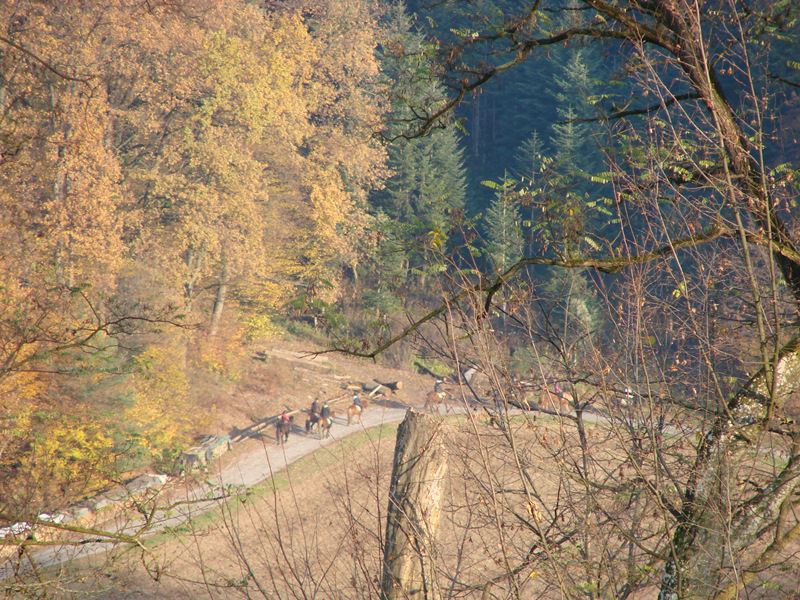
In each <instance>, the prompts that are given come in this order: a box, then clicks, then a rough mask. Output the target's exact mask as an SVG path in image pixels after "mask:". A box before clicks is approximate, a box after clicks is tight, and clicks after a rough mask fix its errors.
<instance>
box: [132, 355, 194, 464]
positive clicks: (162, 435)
mask: <svg viewBox="0 0 800 600" xmlns="http://www.w3.org/2000/svg"><path fill="white" fill-rule="evenodd" d="M184 353H185V348H181V347H178V346H175V345H173V346H172V347H154V348H149V349H147V350H145V351H144V352H142V353H141V354H139V355H138V356H137V357H136V359H135V361H134V368H135V370H134V374H133V376H132V377H131V380H130V388H131V392H130V398H131V401H130V406H129V407H128V408H126V409H125V411H124V413H123V415H122V416H123V422H124V423H125V426H126V428H127V430H128V431H129V432H132V433H135V439H136V441H137V442H138V445H139V446H141V447H142V448H143V449H144V450H145V451H146V452H147V453H149V454H150V455H151V456H153V457H154V458H161V457H163V456H165V452H169V451H170V450H173V451H174V450H175V449H176V448H180V447H185V446H186V445H187V444H188V443H189V441H190V440H191V436H190V433H191V432H192V431H193V429H194V427H195V425H196V423H195V420H194V418H193V415H192V413H191V410H190V408H191V405H190V403H189V382H188V381H187V377H186V371H185V369H184V364H185V359H184Z"/></svg>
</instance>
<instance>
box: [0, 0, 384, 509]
mask: <svg viewBox="0 0 800 600" xmlns="http://www.w3.org/2000/svg"><path fill="white" fill-rule="evenodd" d="M374 8H375V7H374V6H373V5H372V3H371V2H369V1H368V0H347V1H346V2H338V1H334V0H320V1H319V2H316V3H315V6H314V8H313V10H312V11H310V12H302V13H301V12H300V11H299V10H276V11H270V10H264V9H262V8H260V7H259V5H258V3H252V2H247V1H245V0H192V1H191V2H189V1H186V2H180V1H179V2H161V1H158V0H156V1H154V2H128V1H127V0H106V1H101V0H88V1H86V2H81V3H73V2H40V1H36V0H12V1H10V2H4V3H0V24H1V25H2V29H3V31H4V34H3V40H4V41H0V71H1V72H2V73H3V75H2V77H0V419H2V426H3V430H2V433H0V465H2V467H3V478H2V479H3V482H2V490H3V492H4V493H5V491H6V490H10V489H15V486H17V487H18V488H19V489H20V490H22V491H20V493H19V494H16V496H15V497H16V498H17V500H19V501H23V500H24V501H25V502H28V501H30V502H33V503H34V504H35V505H36V506H38V507H39V508H50V506H49V504H48V503H52V502H53V498H54V496H53V494H54V493H56V492H55V491H54V490H61V492H63V493H64V494H66V496H65V497H67V496H68V497H70V498H73V497H77V496H79V495H80V493H81V490H80V489H79V488H81V487H83V488H85V490H88V489H90V488H92V487H93V486H95V485H98V484H99V483H100V481H101V480H102V479H103V478H104V477H105V476H106V475H108V474H109V470H110V469H111V466H112V464H117V463H120V462H123V463H124V462H125V454H126V453H127V452H131V451H132V449H133V450H135V451H136V452H138V453H139V454H140V455H141V454H142V453H143V452H144V453H146V454H149V455H150V456H152V457H155V458H163V457H164V456H165V454H169V453H171V452H175V451H176V450H177V449H179V448H180V447H182V446H185V445H186V444H188V443H190V442H191V436H192V434H193V433H195V432H196V431H197V430H198V428H199V426H200V425H201V424H199V423H198V421H197V415H196V414H194V413H193V411H192V407H193V406H195V405H196V403H197V402H199V401H200V399H198V398H195V397H194V395H193V394H194V392H193V389H194V388H193V381H192V377H193V373H196V372H198V371H202V372H204V373H207V374H208V376H211V377H217V378H218V379H219V380H220V381H231V380H235V379H236V378H237V377H238V374H239V368H240V363H241V360H242V359H243V356H245V354H244V350H243V345H244V344H245V343H246V341H247V340H253V339H263V337H264V336H267V335H271V334H273V333H274V332H275V331H276V326H275V320H274V318H273V316H274V315H275V314H278V313H279V312H280V311H281V310H282V308H283V307H284V306H285V305H286V303H287V302H288V301H289V300H291V299H293V298H295V297H296V296H297V294H298V289H301V288H302V289H303V290H305V291H306V293H307V292H308V291H309V290H312V291H313V290H316V291H315V292H314V293H316V294H317V297H319V298H322V299H324V300H333V299H336V298H337V297H338V296H340V294H341V292H342V287H341V285H342V282H343V280H344V274H345V273H346V272H348V271H347V270H348V269H349V270H352V269H353V268H354V267H355V265H357V264H358V261H359V250H357V248H358V247H359V245H358V244H356V243H354V241H353V240H357V239H359V238H361V237H364V232H365V230H366V229H367V228H368V227H369V226H370V223H371V219H370V217H369V216H368V215H367V212H366V201H365V199H366V195H367V193H368V191H369V190H370V189H372V188H374V187H378V186H380V181H381V178H382V177H383V176H384V175H385V166H384V162H385V153H384V150H383V148H382V147H381V145H380V144H379V143H378V142H377V141H376V139H375V138H374V136H373V135H372V133H373V130H374V128H375V127H376V126H377V125H378V123H379V122H380V119H381V116H382V111H383V110H384V107H383V105H382V101H380V100H377V98H378V94H377V93H376V91H375V90H376V88H375V84H376V82H377V81H378V79H379V75H380V73H379V68H378V64H377V62H376V58H375V52H374V49H375V46H376V40H377V33H376V30H375V25H374V23H376V20H375V19H374V18H373V17H374V15H373V12H372V11H373V10H374ZM312 295H313V294H312ZM175 325H186V326H188V327H187V328H186V329H184V328H182V327H175ZM209 334H210V335H209ZM76 415H80V418H77V416H76ZM115 461H116V463H115ZM82 476H83V479H81V477H82ZM36 490H39V491H38V492H37V491H36ZM4 502H5V501H4V500H0V509H3V510H4V509H6V508H8V506H7V504H4ZM34 504H32V505H31V506H34Z"/></svg>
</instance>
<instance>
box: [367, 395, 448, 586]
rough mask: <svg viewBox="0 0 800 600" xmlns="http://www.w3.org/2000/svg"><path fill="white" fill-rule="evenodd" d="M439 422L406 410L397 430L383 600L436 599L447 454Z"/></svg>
mask: <svg viewBox="0 0 800 600" xmlns="http://www.w3.org/2000/svg"><path fill="white" fill-rule="evenodd" d="M440 428H441V419H438V418H435V417H433V416H430V415H425V414H422V413H418V412H416V411H414V410H409V411H408V413H407V414H406V418H405V420H404V421H403V422H402V423H401V424H400V427H399V428H398V430H397V443H396V446H395V451H394V466H393V468H392V483H391V488H390V489H389V510H388V514H387V518H386V539H385V543H384V557H383V580H382V582H381V599H382V600H400V599H402V600H438V599H439V598H440V597H441V593H440V590H439V587H438V585H437V583H436V568H435V563H436V549H435V544H436V531H437V530H438V528H439V520H440V517H441V512H442V507H441V500H442V493H443V490H444V476H445V473H446V472H447V451H446V449H445V446H444V436H443V435H442V432H441V431H440Z"/></svg>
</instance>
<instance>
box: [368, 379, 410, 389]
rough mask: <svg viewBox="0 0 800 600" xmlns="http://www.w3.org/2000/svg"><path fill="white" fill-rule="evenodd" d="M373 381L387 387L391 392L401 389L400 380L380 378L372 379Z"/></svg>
mask: <svg viewBox="0 0 800 600" xmlns="http://www.w3.org/2000/svg"><path fill="white" fill-rule="evenodd" d="M373 381H374V382H375V383H378V384H380V385H382V386H383V387H385V388H389V389H390V390H392V391H393V392H399V391H400V390H402V389H403V382H402V381H381V380H380V379H373Z"/></svg>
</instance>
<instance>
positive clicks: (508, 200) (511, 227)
mask: <svg viewBox="0 0 800 600" xmlns="http://www.w3.org/2000/svg"><path fill="white" fill-rule="evenodd" d="M510 185H511V184H509V185H504V186H501V188H500V189H499V190H497V192H496V193H495V197H494V200H493V201H492V204H491V205H490V206H489V208H488V210H487V211H486V233H487V238H488V242H487V245H486V250H487V252H488V254H489V259H490V260H491V263H492V266H493V267H494V270H495V271H496V272H498V273H502V272H503V271H505V270H506V269H508V268H509V267H510V266H511V265H513V264H514V263H515V262H517V261H518V260H519V259H520V258H522V250H523V238H522V228H521V226H520V216H519V207H518V205H517V203H516V202H514V198H513V197H512V196H510V195H509V193H508V192H509V188H510Z"/></svg>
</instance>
